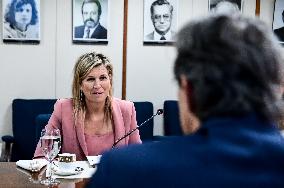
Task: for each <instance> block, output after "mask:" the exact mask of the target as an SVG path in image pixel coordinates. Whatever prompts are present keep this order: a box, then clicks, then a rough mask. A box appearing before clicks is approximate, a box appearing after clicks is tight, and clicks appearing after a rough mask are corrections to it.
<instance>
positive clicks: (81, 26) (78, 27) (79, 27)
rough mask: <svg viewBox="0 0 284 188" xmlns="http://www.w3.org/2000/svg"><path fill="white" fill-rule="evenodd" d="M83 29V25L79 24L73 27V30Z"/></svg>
mask: <svg viewBox="0 0 284 188" xmlns="http://www.w3.org/2000/svg"><path fill="white" fill-rule="evenodd" d="M84 29H85V26H84V25H79V26H76V27H75V31H78V30H84Z"/></svg>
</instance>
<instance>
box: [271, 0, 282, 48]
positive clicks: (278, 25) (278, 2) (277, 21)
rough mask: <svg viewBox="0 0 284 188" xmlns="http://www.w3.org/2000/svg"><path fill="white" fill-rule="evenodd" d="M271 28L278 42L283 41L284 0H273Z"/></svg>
mask: <svg viewBox="0 0 284 188" xmlns="http://www.w3.org/2000/svg"><path fill="white" fill-rule="evenodd" d="M272 29H273V31H274V33H275V35H276V36H277V37H278V39H279V42H280V43H284V0H275V4H274V13H273V23H272Z"/></svg>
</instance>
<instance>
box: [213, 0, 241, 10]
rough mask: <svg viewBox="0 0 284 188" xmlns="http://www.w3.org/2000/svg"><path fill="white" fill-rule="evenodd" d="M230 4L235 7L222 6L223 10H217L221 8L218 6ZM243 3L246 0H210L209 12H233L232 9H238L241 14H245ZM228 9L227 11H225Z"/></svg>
mask: <svg viewBox="0 0 284 188" xmlns="http://www.w3.org/2000/svg"><path fill="white" fill-rule="evenodd" d="M224 1H226V2H229V3H232V4H233V6H231V5H230V6H228V5H224V4H223V5H224V6H222V10H220V9H219V10H217V8H218V7H219V6H218V5H221V3H222V2H224ZM243 3H244V0H209V2H208V11H209V12H214V11H222V12H223V11H228V12H229V11H231V10H232V9H238V10H239V11H240V12H243ZM225 9H226V10H225Z"/></svg>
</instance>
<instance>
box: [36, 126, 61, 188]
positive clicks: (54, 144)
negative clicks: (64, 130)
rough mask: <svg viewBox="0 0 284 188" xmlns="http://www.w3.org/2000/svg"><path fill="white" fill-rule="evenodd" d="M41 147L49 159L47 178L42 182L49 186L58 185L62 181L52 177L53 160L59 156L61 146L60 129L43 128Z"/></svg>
mask: <svg viewBox="0 0 284 188" xmlns="http://www.w3.org/2000/svg"><path fill="white" fill-rule="evenodd" d="M40 147H41V149H42V152H43V154H44V157H45V159H46V160H47V161H48V164H47V168H46V177H47V179H45V180H42V181H41V182H40V183H41V184H44V185H48V186H52V185H58V184H59V183H60V182H59V181H58V180H56V179H54V178H52V175H53V170H52V161H53V159H54V158H55V157H56V156H57V154H58V153H59V151H60V147H61V136H60V130H59V129H56V128H54V129H43V130H42V131H41V137H40Z"/></svg>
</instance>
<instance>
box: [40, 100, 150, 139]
mask: <svg viewBox="0 0 284 188" xmlns="http://www.w3.org/2000/svg"><path fill="white" fill-rule="evenodd" d="M134 106H135V110H136V120H137V124H138V125H140V124H141V123H143V122H144V121H145V120H147V119H148V118H150V117H151V116H152V115H153V104H152V103H151V102H147V101H146V102H134ZM50 116H51V114H39V115H38V116H37V117H36V119H35V122H36V139H37V140H39V138H40V132H41V130H42V129H43V128H44V126H45V125H46V124H47V123H48V120H49V118H50ZM153 125H154V120H153V119H151V120H150V121H148V122H147V123H145V124H144V125H143V126H142V127H141V128H140V129H139V132H140V137H141V140H142V141H143V142H144V141H152V139H153Z"/></svg>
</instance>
